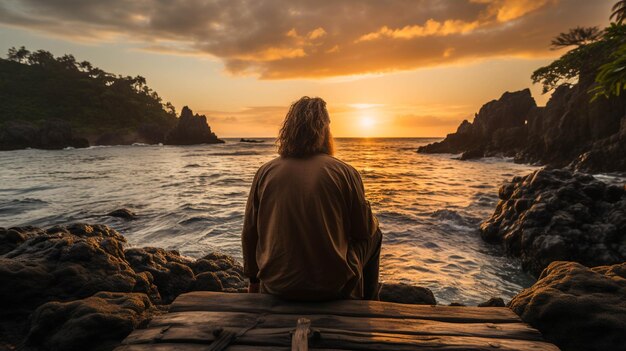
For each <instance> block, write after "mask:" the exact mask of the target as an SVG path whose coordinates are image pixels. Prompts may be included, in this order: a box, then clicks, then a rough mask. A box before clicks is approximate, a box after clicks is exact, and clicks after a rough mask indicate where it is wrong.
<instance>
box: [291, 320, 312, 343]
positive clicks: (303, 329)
mask: <svg viewBox="0 0 626 351" xmlns="http://www.w3.org/2000/svg"><path fill="white" fill-rule="evenodd" d="M310 327H311V321H310V320H308V319H306V318H298V324H297V326H296V330H295V331H294V332H293V335H292V336H291V351H309V331H310V330H309V328H310Z"/></svg>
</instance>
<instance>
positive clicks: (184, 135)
mask: <svg viewBox="0 0 626 351" xmlns="http://www.w3.org/2000/svg"><path fill="white" fill-rule="evenodd" d="M223 142H224V141H223V140H221V139H218V138H217V136H216V135H215V133H213V132H212V131H211V127H209V124H208V123H207V121H206V116H205V115H199V114H197V113H196V114H195V115H194V114H193V112H192V111H191V109H189V107H187V106H185V107H183V109H182V111H181V113H180V118H179V119H178V123H177V124H176V127H174V129H172V130H171V131H170V132H169V134H168V135H167V137H166V139H165V144H168V145H194V144H216V143H223Z"/></svg>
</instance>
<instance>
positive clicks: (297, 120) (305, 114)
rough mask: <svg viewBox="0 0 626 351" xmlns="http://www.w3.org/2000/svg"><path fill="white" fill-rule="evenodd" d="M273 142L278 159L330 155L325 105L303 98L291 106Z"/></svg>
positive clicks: (321, 102) (328, 122) (321, 101)
mask: <svg viewBox="0 0 626 351" xmlns="http://www.w3.org/2000/svg"><path fill="white" fill-rule="evenodd" d="M276 143H277V144H278V153H279V154H280V155H281V156H282V157H308V156H312V155H315V154H320V153H324V154H328V155H332V154H333V153H334V144H333V137H332V135H331V134H330V117H329V115H328V110H326V102H325V101H324V100H322V99H321V98H318V97H316V98H310V97H308V96H304V97H302V98H301V99H300V100H298V101H296V102H294V103H293V104H291V107H290V108H289V112H288V113H287V116H286V117H285V121H284V122H283V126H282V127H281V128H280V132H279V133H278V140H276Z"/></svg>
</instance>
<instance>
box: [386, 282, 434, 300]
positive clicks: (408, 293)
mask: <svg viewBox="0 0 626 351" xmlns="http://www.w3.org/2000/svg"><path fill="white" fill-rule="evenodd" d="M379 296H380V301H386V302H396V303H406V304H414V305H436V304H437V300H435V295H433V292H432V291H430V289H428V288H423V287H419V286H412V285H408V284H403V283H397V284H387V283H385V284H383V285H382V287H381V289H380V294H379Z"/></svg>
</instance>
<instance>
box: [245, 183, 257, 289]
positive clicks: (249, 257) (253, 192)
mask: <svg viewBox="0 0 626 351" xmlns="http://www.w3.org/2000/svg"><path fill="white" fill-rule="evenodd" d="M259 173H260V171H258V172H257V173H256V175H255V176H254V179H253V180H252V186H251V187H250V194H249V195H248V202H247V203H246V210H245V214H244V220H243V232H242V233H241V246H242V251H243V268H244V275H245V276H246V277H247V278H249V279H250V282H253V283H256V282H258V278H257V274H258V273H259V267H258V265H257V261H256V248H257V242H258V239H259V234H258V231H257V216H258V205H259V201H258V196H257V184H258V178H259Z"/></svg>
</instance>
